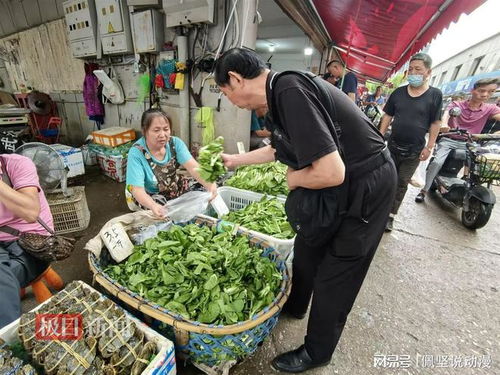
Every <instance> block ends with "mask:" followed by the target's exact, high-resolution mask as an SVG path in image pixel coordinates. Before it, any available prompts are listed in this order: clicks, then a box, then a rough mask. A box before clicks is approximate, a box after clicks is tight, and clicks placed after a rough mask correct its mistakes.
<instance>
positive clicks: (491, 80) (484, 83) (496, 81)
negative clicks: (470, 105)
mask: <svg viewBox="0 0 500 375" xmlns="http://www.w3.org/2000/svg"><path fill="white" fill-rule="evenodd" d="M499 82H500V80H499V79H498V78H483V79H480V80H479V81H476V82H474V90H475V89H477V88H478V87H481V86H488V85H497V86H499V85H500V83H499Z"/></svg>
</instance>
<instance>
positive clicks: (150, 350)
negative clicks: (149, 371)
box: [130, 341, 157, 375]
mask: <svg viewBox="0 0 500 375" xmlns="http://www.w3.org/2000/svg"><path fill="white" fill-rule="evenodd" d="M156 352H157V346H156V344H155V343H154V342H151V341H148V342H147V343H146V345H144V346H143V347H142V350H141V352H140V353H139V358H137V359H136V361H135V362H134V364H133V365H132V368H131V369H130V375H140V374H142V372H143V371H144V370H145V369H146V367H147V366H148V364H149V359H150V358H151V357H152V356H153V355H154V354H156Z"/></svg>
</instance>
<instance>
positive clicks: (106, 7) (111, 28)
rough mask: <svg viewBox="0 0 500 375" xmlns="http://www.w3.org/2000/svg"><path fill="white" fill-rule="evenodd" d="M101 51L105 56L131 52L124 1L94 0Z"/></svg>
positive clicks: (126, 10) (128, 22)
mask: <svg viewBox="0 0 500 375" xmlns="http://www.w3.org/2000/svg"><path fill="white" fill-rule="evenodd" d="M95 2H96V12H97V21H98V24H99V34H100V36H101V43H102V51H103V53H104V54H106V55H113V54H124V53H130V52H132V35H131V32H130V18H129V13H128V8H127V4H126V1H125V0H95Z"/></svg>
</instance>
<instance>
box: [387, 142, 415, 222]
mask: <svg viewBox="0 0 500 375" xmlns="http://www.w3.org/2000/svg"><path fill="white" fill-rule="evenodd" d="M391 156H392V159H393V160H394V165H395V166H396V170H397V172H398V187H397V189H396V197H395V198H394V202H393V204H392V209H391V213H392V214H394V215H396V214H397V213H398V210H399V206H401V203H402V202H403V199H404V197H405V195H406V191H407V190H408V183H409V182H410V180H411V177H412V176H413V174H414V173H415V171H416V170H417V168H418V165H419V164H420V153H418V154H415V155H412V156H403V155H401V154H398V153H396V152H393V151H391Z"/></svg>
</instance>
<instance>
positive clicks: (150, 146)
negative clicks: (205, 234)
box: [125, 109, 217, 217]
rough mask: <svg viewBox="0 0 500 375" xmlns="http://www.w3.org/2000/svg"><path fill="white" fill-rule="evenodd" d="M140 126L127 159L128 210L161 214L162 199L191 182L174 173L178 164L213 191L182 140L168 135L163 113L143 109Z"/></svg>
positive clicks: (168, 131)
mask: <svg viewBox="0 0 500 375" xmlns="http://www.w3.org/2000/svg"><path fill="white" fill-rule="evenodd" d="M141 129H142V134H143V137H142V138H140V139H139V140H138V141H137V142H135V144H134V146H133V147H132V148H131V149H130V151H129V154H128V162H127V180H126V189H125V195H126V198H127V204H128V207H129V208H130V209H131V210H132V211H137V210H139V209H141V208H142V209H144V208H145V209H150V210H151V211H152V212H153V214H154V215H155V216H157V217H164V216H165V212H164V209H163V204H164V203H165V201H166V200H169V199H173V198H176V197H178V196H180V195H182V194H183V193H185V192H186V191H188V190H189V188H190V184H191V182H192V181H190V179H189V178H186V177H184V176H183V175H181V174H179V173H178V169H179V166H181V165H182V166H183V167H185V168H186V170H187V171H188V173H189V174H190V175H191V176H192V177H194V179H196V180H197V181H198V182H199V183H200V184H202V185H203V186H204V187H205V189H206V190H207V191H209V192H211V193H212V196H215V195H216V194H217V185H216V184H214V183H208V182H206V181H204V180H203V179H202V178H201V177H200V175H199V174H198V172H197V171H196V168H197V167H198V166H199V165H198V162H197V161H196V160H195V159H194V158H193V156H192V155H191V154H190V153H189V150H188V149H187V147H186V145H185V143H184V142H183V141H182V140H181V139H179V138H177V137H173V136H172V135H171V129H170V122H169V120H168V117H167V115H166V114H165V112H163V111H161V110H159V109H149V110H147V111H145V112H144V113H143V114H142V118H141Z"/></svg>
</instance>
